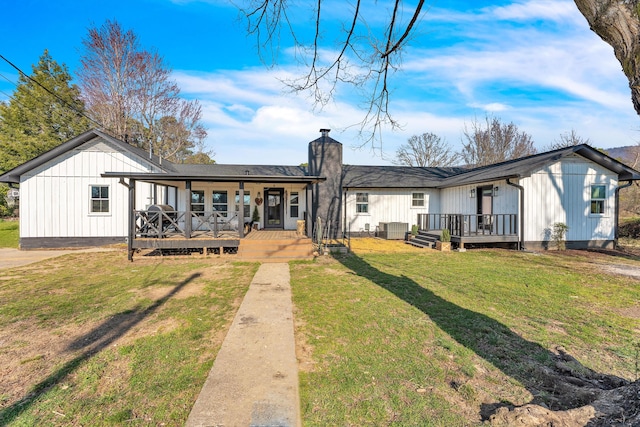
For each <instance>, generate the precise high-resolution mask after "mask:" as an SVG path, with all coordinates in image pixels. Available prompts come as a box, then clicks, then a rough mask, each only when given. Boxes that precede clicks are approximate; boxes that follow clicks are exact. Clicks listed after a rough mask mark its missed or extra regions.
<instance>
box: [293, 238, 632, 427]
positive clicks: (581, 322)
mask: <svg viewBox="0 0 640 427" xmlns="http://www.w3.org/2000/svg"><path fill="white" fill-rule="evenodd" d="M355 246H356V248H355V251H354V253H353V254H351V255H347V256H342V257H336V258H335V259H334V258H321V259H318V260H317V261H316V262H314V263H295V264H293V265H292V288H293V298H294V304H295V307H296V313H295V317H296V322H297V325H298V328H297V329H298V332H297V334H298V336H297V339H298V342H299V343H300V349H299V353H300V354H299V357H300V358H301V360H302V363H301V374H300V378H301V400H302V414H303V420H304V421H305V426H325V425H340V426H347V425H349V426H351V425H353V426H356V425H357V426H363V425H397V426H414V425H415V426H418V425H419V426H469V425H478V424H480V423H481V422H482V421H483V420H484V419H486V416H487V415H489V414H490V413H492V412H493V411H494V410H495V409H496V408H498V407H501V406H511V405H523V404H525V403H529V402H533V403H538V404H540V403H543V404H544V405H546V406H547V407H550V408H552V409H569V408H571V407H577V406H581V403H580V402H579V401H578V398H577V397H575V396H566V394H567V393H564V394H565V396H562V395H561V393H560V392H558V393H556V394H555V395H554V394H553V393H549V392H548V389H549V387H548V384H544V382H545V381H546V380H547V379H548V378H546V377H544V375H541V374H540V373H544V372H546V371H545V368H551V367H553V365H554V363H555V362H554V361H555V360H557V358H556V354H557V353H558V350H557V349H558V348H559V349H560V350H561V351H562V350H563V349H564V351H566V352H567V353H569V354H570V355H571V356H573V357H575V358H576V359H577V361H576V362H575V363H573V365H572V369H574V370H575V371H582V372H585V373H586V372H591V371H590V370H593V371H595V372H597V373H603V374H614V375H617V376H620V377H623V378H626V379H628V380H634V379H636V378H637V375H638V372H637V365H636V363H637V360H638V353H637V350H638V342H639V339H640V336H639V333H640V309H639V308H638V305H639V303H640V280H639V279H638V278H635V279H634V278H631V277H629V276H623V275H617V274H612V273H609V272H607V271H608V270H607V269H610V268H612V264H620V265H621V268H622V267H625V268H628V267H635V268H640V259H639V258H635V257H629V258H616V257H612V256H607V255H602V254H595V253H586V252H575V251H571V252H565V253H557V252H550V253H546V254H531V253H518V252H514V251H503V250H471V251H467V252H465V253H440V252H437V251H419V252H416V251H413V250H411V251H410V252H406V253H402V252H401V251H400V250H399V249H398V246H396V247H395V249H394V250H393V252H392V253H384V252H381V251H379V250H377V249H376V248H375V246H374V247H373V250H372V249H371V246H368V245H360V247H358V244H357V243H356V244H355ZM568 398H569V399H574V398H575V399H576V401H570V400H568Z"/></svg>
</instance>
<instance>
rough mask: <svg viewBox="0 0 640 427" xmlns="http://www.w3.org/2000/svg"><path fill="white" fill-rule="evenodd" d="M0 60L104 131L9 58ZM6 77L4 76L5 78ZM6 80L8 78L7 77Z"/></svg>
mask: <svg viewBox="0 0 640 427" xmlns="http://www.w3.org/2000/svg"><path fill="white" fill-rule="evenodd" d="M0 58H1V59H3V60H4V61H5V62H6V63H7V64H9V65H11V66H12V67H13V68H15V69H16V70H17V71H18V72H19V73H20V74H21V75H23V76H24V77H26V78H27V79H29V80H31V81H32V82H34V83H35V84H37V85H38V86H40V87H41V88H42V89H44V90H45V91H46V92H47V93H49V94H50V95H52V96H53V97H54V98H56V99H57V100H58V101H60V102H61V103H62V104H63V105H64V106H66V107H67V108H69V109H70V110H72V111H73V112H74V113H76V114H78V115H80V116H82V117H84V118H86V119H87V120H89V121H90V122H92V123H95V124H96V125H98V127H100V128H102V129H104V128H105V126H104V125H103V124H102V123H100V122H98V121H96V120H94V119H92V118H91V117H89V116H87V115H86V114H84V113H83V112H82V111H79V110H78V109H77V108H76V107H75V106H74V105H71V104H69V103H68V102H67V101H65V100H64V99H62V98H60V97H59V96H58V95H57V94H55V93H54V92H52V91H50V90H49V89H48V88H46V87H45V86H44V85H42V84H40V82H38V81H37V80H35V79H34V78H32V77H31V76H29V75H27V74H26V73H25V72H24V71H22V70H21V69H20V68H18V66H17V65H15V64H14V63H13V62H11V61H9V60H8V59H7V58H5V57H4V56H2V54H0ZM3 77H4V76H3ZM5 79H6V77H5ZM7 80H8V79H7ZM14 84H15V83H14ZM12 99H13V98H12Z"/></svg>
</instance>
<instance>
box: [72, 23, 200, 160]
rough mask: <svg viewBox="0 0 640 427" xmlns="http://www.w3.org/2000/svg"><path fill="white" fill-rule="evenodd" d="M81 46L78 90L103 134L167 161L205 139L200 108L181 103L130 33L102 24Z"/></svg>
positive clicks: (163, 71) (159, 61)
mask: <svg viewBox="0 0 640 427" xmlns="http://www.w3.org/2000/svg"><path fill="white" fill-rule="evenodd" d="M82 43H83V46H84V54H83V56H82V58H81V64H82V66H81V68H80V70H79V72H78V77H79V80H80V87H81V89H82V93H83V98H84V100H85V102H86V105H87V109H88V110H89V112H90V114H91V115H92V116H93V118H94V119H95V120H96V121H98V122H100V123H102V125H103V126H104V130H105V131H106V132H108V133H110V134H112V135H113V136H115V137H117V138H120V139H122V140H126V141H128V142H130V143H132V144H136V145H139V146H140V147H142V148H144V149H149V150H152V151H153V152H155V154H158V155H159V156H161V157H163V158H168V159H170V160H180V159H179V153H180V152H186V151H188V150H189V149H190V148H191V147H193V146H194V144H195V142H196V139H197V138H200V137H202V135H203V133H204V135H206V131H205V129H204V127H203V126H202V124H201V123H200V118H201V115H202V112H201V107H200V104H199V103H198V102H197V101H186V100H184V99H182V98H180V88H179V87H178V85H177V84H176V82H175V81H173V80H171V69H170V68H169V67H168V66H167V65H166V64H165V61H164V59H163V58H162V57H161V56H160V55H159V54H158V53H157V52H151V51H148V50H144V49H142V48H141V47H140V43H139V41H138V37H137V36H136V34H135V33H133V31H131V30H127V31H124V30H123V29H122V27H121V26H120V24H119V23H118V22H116V21H109V20H107V21H106V22H105V24H103V25H102V26H101V27H99V28H90V29H89V33H88V36H87V38H86V39H84V40H83V42H82ZM185 150H186V151H185Z"/></svg>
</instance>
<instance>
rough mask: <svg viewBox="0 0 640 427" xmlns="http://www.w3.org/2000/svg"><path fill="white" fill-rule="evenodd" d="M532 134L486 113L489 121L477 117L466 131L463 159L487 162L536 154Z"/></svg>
mask: <svg viewBox="0 0 640 427" xmlns="http://www.w3.org/2000/svg"><path fill="white" fill-rule="evenodd" d="M535 153H536V149H535V147H534V146H533V140H532V139H531V136H530V135H529V134H527V133H525V132H520V131H519V130H518V127H517V126H516V125H514V124H513V123H509V124H504V123H502V122H501V121H500V119H499V118H497V117H491V118H490V117H488V116H487V117H485V125H484V126H483V124H482V123H479V122H478V121H477V120H474V121H473V122H472V123H471V129H469V128H467V126H466V124H465V127H464V131H463V140H462V152H461V153H460V155H461V157H462V159H463V160H464V162H465V163H466V164H467V165H470V166H487V165H491V164H494V163H500V162H504V161H507V160H512V159H517V158H520V157H524V156H528V155H531V154H535Z"/></svg>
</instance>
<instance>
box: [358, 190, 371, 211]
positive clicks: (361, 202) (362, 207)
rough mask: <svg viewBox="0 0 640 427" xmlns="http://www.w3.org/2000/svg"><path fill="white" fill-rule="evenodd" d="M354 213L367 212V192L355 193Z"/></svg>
mask: <svg viewBox="0 0 640 427" xmlns="http://www.w3.org/2000/svg"><path fill="white" fill-rule="evenodd" d="M356 213H369V193H356Z"/></svg>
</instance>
